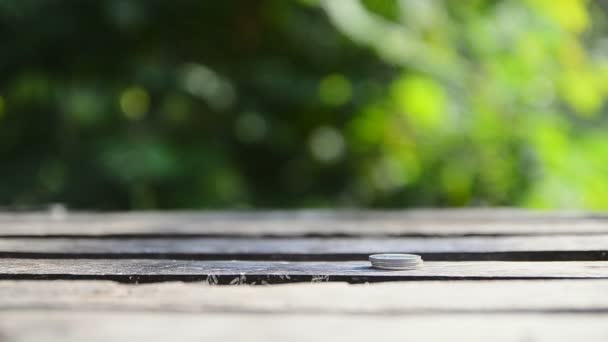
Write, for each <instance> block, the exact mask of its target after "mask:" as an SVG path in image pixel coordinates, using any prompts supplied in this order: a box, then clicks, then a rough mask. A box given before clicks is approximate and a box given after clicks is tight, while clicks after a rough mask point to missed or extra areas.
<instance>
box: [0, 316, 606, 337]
mask: <svg viewBox="0 0 608 342" xmlns="http://www.w3.org/2000/svg"><path fill="white" fill-rule="evenodd" d="M607 321H608V315H604V314H593V315H588V314H575V315H572V314H571V315H539V314H529V315H522V314H510V315H509V314H499V315H487V314H478V315H456V316H454V315H435V316H428V315H422V316H384V315H373V316H365V315H361V316H346V317H345V316H341V315H340V316H337V315H310V314H294V315H259V314H237V313H231V314H212V315H205V314H196V315H192V314H167V313H138V314H137V313H119V312H115V313H95V312H93V313H92V312H69V313H67V312H59V313H58V312H55V311H23V312H10V313H0V340H2V341H13V342H33V341H36V342H38V341H65V342H72V341H78V342H80V341H89V342H97V341H100V342H101V341H104V342H105V341H128V342H132V341H159V342H160V341H167V340H171V341H197V342H198V341H248V342H256V341H260V342H268V341H305V342H310V341H326V340H331V341H351V342H352V341H362V342H363V341H365V342H367V341H377V340H382V341H399V342H403V341H447V340H450V341H480V342H481V341H482V342H486V341H498V342H503V341H509V342H511V341H518V342H521V341H550V342H555V341H565V342H571V341H586V342H590V341H601V342H604V341H606V340H608V325H607V324H606V322H607ZM34 327H35V328H34Z"/></svg>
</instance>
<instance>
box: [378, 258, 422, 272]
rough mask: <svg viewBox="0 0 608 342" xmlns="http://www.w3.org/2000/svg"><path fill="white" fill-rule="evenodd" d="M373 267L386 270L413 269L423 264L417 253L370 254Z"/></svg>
mask: <svg viewBox="0 0 608 342" xmlns="http://www.w3.org/2000/svg"><path fill="white" fill-rule="evenodd" d="M369 261H371V263H372V267H375V268H381V269H384V270H413V269H416V268H418V267H420V266H421V265H422V258H421V257H420V255H416V254H374V255H370V256H369Z"/></svg>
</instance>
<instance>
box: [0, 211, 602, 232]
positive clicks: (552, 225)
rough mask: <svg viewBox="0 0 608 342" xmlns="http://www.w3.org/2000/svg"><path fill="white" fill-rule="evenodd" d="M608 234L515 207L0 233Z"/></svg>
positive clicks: (29, 226)
mask: <svg viewBox="0 0 608 342" xmlns="http://www.w3.org/2000/svg"><path fill="white" fill-rule="evenodd" d="M541 234H608V215H602V214H589V213H577V212H547V213H545V212H532V211H523V210H514V209H498V210H497V209H485V210H405V211H366V210H362V211H355V210H351V211H284V212H282V211H264V212H181V213H180V212H177V213H175V212H174V213H160V212H136V213H104V214H100V213H71V212H64V211H50V212H41V213H3V214H0V236H24V237H25V236H46V235H56V236H64V235H75V236H91V235H93V236H96V235H101V236H125V235H126V236H132V235H162V236H167V235H189V236H192V235H194V236H197V235H200V236H207V235H221V236H288V237H293V236H311V235H312V236H315V235H319V236H418V235H421V236H426V235H429V236H446V235H447V236H454V235H456V236H458V235H541Z"/></svg>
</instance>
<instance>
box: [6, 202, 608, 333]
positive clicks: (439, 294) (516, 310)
mask: <svg viewBox="0 0 608 342" xmlns="http://www.w3.org/2000/svg"><path fill="white" fill-rule="evenodd" d="M387 252H401V253H416V254H421V255H422V257H423V258H424V259H425V263H424V266H423V267H422V268H420V269H417V270H410V271H382V270H375V269H372V268H371V267H370V265H369V262H368V261H367V256H368V255H369V254H373V253H387ZM245 284H254V285H271V286H210V285H245ZM274 284H282V285H274ZM168 338H169V339H179V340H187V341H204V340H209V339H222V340H244V341H268V340H279V339H280V340H296V341H300V340H301V341H311V340H330V339H331V340H349V341H353V340H355V341H370V340H395V341H404V340H412V341H420V340H447V339H450V340H468V341H471V340H472V341H489V340H492V341H558V340H562V341H608V215H601V214H589V213H580V212H552V213H539V212H529V211H521V210H514V209H498V210H497V209H493V210H443V211H437V210H411V211H296V212H282V211H264V212H180V213H158V212H137V213H104V214H100V213H66V212H63V211H57V210H55V211H50V212H39V213H3V214H0V341H47V340H48V341H52V340H61V341H97V340H99V341H107V340H121V341H122V340H124V341H127V340H128V341H133V340H136V341H138V340H143V339H145V340H148V341H165V340H167V339H168Z"/></svg>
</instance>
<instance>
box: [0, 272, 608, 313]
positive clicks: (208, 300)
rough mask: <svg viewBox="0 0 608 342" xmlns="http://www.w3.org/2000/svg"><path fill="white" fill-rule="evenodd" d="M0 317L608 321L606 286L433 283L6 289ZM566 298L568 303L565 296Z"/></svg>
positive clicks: (12, 284)
mask: <svg viewBox="0 0 608 342" xmlns="http://www.w3.org/2000/svg"><path fill="white" fill-rule="evenodd" d="M0 293H2V296H1V297H0V311H23V310H43V309H44V310H55V311H72V310H87V311H96V312H148V311H149V312H176V313H177V312H182V313H235V312H239V313H263V314H296V313H311V314H340V315H361V314H367V315H389V316H394V315H420V314H427V315H428V314H448V313H449V314H472V313H489V314H498V313H533V312H536V313H551V314H564V313H608V281H607V280H594V281H588V280H554V281H544V280H526V281H518V280H513V281H427V282H399V283H379V284H372V285H350V284H346V283H319V284H308V283H300V284H284V285H276V286H207V285H205V284H204V283H181V282H171V283H161V284H145V285H136V286H135V285H125V284H118V283H114V282H108V281H61V280H57V281H2V282H0ZM565 294H567V295H565Z"/></svg>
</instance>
